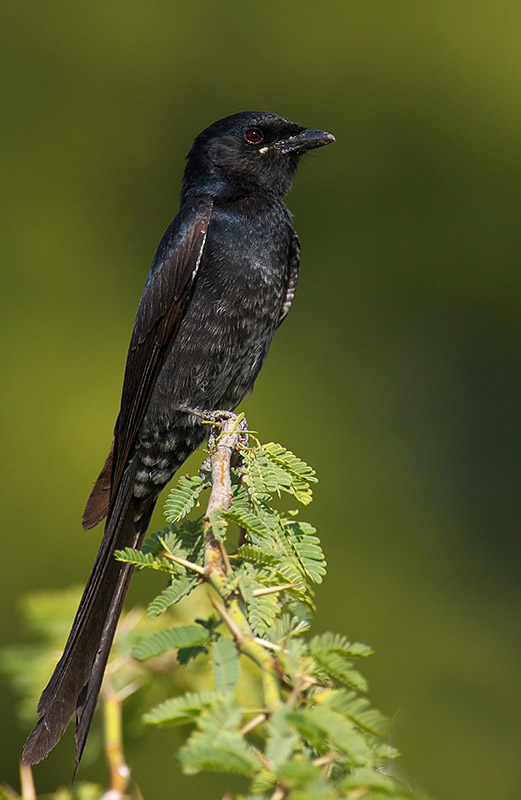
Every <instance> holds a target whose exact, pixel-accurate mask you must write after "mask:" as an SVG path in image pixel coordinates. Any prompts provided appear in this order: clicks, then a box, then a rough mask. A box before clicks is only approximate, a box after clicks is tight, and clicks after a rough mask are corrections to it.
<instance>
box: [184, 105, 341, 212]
mask: <svg viewBox="0 0 521 800" xmlns="http://www.w3.org/2000/svg"><path fill="white" fill-rule="evenodd" d="M334 141H335V137H334V136H333V135H332V134H331V133H327V132H326V131H320V130H313V129H311V128H304V127H302V125H296V124H295V123H294V122H291V121H290V120H288V119H284V118H283V117H279V116H277V115H276V114H269V113H266V112H263V111H242V112H241V113H239V114H232V115H231V116H229V117H224V119H221V120H219V121H218V122H214V124H213V125H210V127H208V128H206V129H205V130H204V131H203V132H202V133H201V134H199V136H198V137H197V138H196V140H195V141H194V143H193V145H192V149H191V150H190V152H189V154H188V158H187V165H186V170H185V176H184V181H183V194H184V195H186V194H188V193H191V192H196V193H200V192H208V193H210V194H215V195H218V196H226V197H234V196H235V197H236V196H241V195H251V194H269V195H272V196H276V197H280V198H282V197H284V195H285V194H286V193H287V191H288V190H289V187H290V185H291V181H292V178H293V175H294V173H295V170H296V168H297V165H298V162H299V159H300V157H301V156H302V155H303V154H304V153H305V152H306V151H307V150H312V149H313V148H315V147H322V146H323V145H326V144H331V142H334Z"/></svg>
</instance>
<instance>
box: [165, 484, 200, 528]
mask: <svg viewBox="0 0 521 800" xmlns="http://www.w3.org/2000/svg"><path fill="white" fill-rule="evenodd" d="M208 486H209V483H208V481H205V480H203V479H202V478H201V477H200V476H199V475H191V476H188V475H183V476H181V478H179V482H178V484H177V486H176V487H175V489H172V491H171V492H170V493H169V495H168V498H167V501H166V503H165V517H166V518H167V520H168V522H178V521H179V520H180V519H183V517H186V515H187V514H188V513H189V512H190V511H191V510H192V508H193V507H194V506H195V504H196V503H197V499H198V497H199V495H200V494H201V492H202V491H203V490H204V489H206V488H207V487H208Z"/></svg>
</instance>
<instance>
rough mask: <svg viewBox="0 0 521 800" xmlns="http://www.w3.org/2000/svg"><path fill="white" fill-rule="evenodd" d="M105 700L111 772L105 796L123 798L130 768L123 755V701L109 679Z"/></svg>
mask: <svg viewBox="0 0 521 800" xmlns="http://www.w3.org/2000/svg"><path fill="white" fill-rule="evenodd" d="M103 700H104V702H103V716H104V728H105V737H104V738H105V753H106V756H107V761H108V763H109V773H110V779H109V781H110V791H109V792H108V793H107V794H106V795H105V797H106V798H107V800H108V798H110V800H119V798H121V800H123V798H124V797H125V792H126V789H127V786H128V782H129V779H130V769H129V767H128V764H127V762H126V761H125V756H124V755H123V729H122V703H121V699H120V697H119V696H118V695H117V694H116V693H115V692H114V691H113V690H112V687H111V686H110V685H108V682H107V681H106V682H105V686H104V688H103Z"/></svg>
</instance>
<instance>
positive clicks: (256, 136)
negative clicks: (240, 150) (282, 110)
mask: <svg viewBox="0 0 521 800" xmlns="http://www.w3.org/2000/svg"><path fill="white" fill-rule="evenodd" d="M244 138H245V139H246V141H247V142H249V143H250V144H259V142H262V140H263V139H264V134H263V133H262V131H261V130H259V128H248V130H247V131H246V133H245V134H244Z"/></svg>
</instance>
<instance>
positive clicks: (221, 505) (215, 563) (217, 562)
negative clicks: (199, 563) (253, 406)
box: [204, 415, 248, 574]
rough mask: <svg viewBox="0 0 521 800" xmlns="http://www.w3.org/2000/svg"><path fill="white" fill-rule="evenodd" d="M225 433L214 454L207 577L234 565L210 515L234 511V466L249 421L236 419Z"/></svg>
mask: <svg viewBox="0 0 521 800" xmlns="http://www.w3.org/2000/svg"><path fill="white" fill-rule="evenodd" d="M220 427H221V433H220V434H219V436H218V437H217V439H216V442H215V447H214V449H213V451H212V453H211V456H210V461H211V469H212V491H211V492H210V499H209V500H208V507H207V509H206V514H205V523H204V534H205V548H204V563H205V567H206V574H208V573H210V572H212V571H214V570H218V571H219V572H224V571H226V570H228V571H229V569H230V563H229V561H228V556H227V554H226V553H225V550H224V547H223V545H222V542H220V541H219V540H218V539H216V538H215V536H214V535H213V532H212V526H211V524H210V522H209V516H210V514H212V513H213V512H217V511H221V510H223V509H227V508H230V506H231V504H232V479H231V474H230V467H231V462H232V457H233V454H234V452H235V450H236V449H237V447H238V445H239V440H240V437H241V435H242V433H243V429H245V428H247V427H248V425H247V422H246V419H245V418H244V416H243V415H240V416H239V417H236V416H233V417H230V419H225V420H223V421H222V422H221V423H220Z"/></svg>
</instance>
